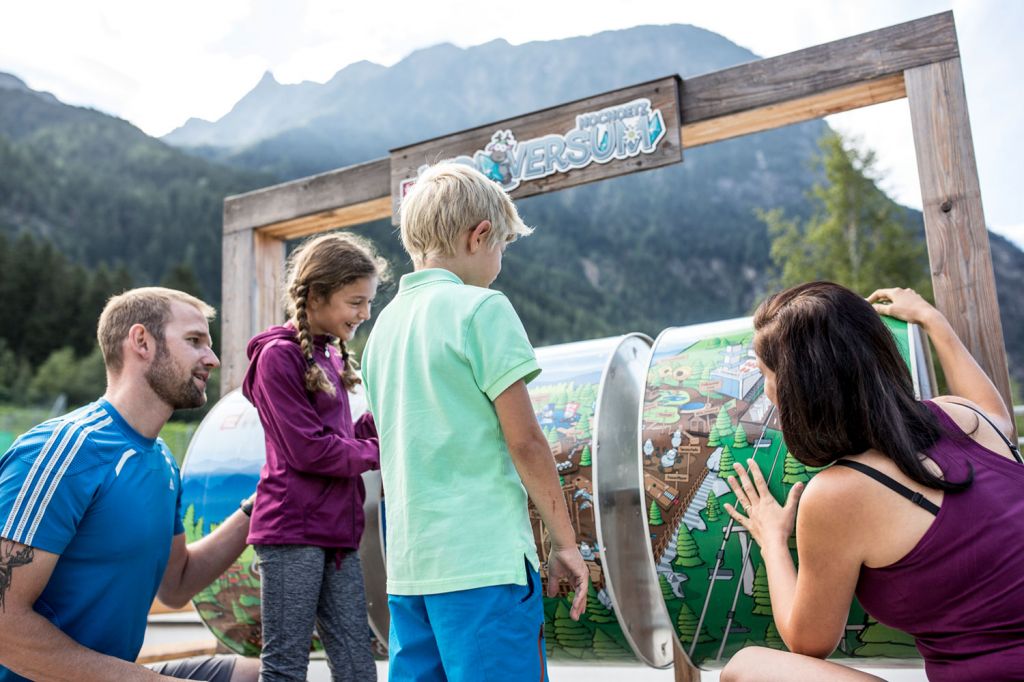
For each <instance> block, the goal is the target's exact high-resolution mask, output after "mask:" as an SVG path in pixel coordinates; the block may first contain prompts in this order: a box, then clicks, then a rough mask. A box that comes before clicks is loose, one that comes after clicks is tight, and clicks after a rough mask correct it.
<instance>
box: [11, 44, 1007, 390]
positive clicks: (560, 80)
mask: <svg viewBox="0 0 1024 682" xmlns="http://www.w3.org/2000/svg"><path fill="white" fill-rule="evenodd" d="M755 58H756V55H754V54H752V53H751V52H749V51H748V50H745V49H743V48H740V47H738V46H736V45H734V44H732V43H730V42H729V41H728V40H726V39H725V38H723V37H721V36H718V35H715V34H713V33H710V32H707V31H704V30H701V29H697V28H694V27H691V26H664V27H650V26H648V27H638V28H635V29H629V30H624V31H614V32H606V33H601V34H598V35H595V36H589V37H581V38H573V39H568V40H562V41H549V42H538V43H528V44H525V45H519V46H512V45H509V44H508V43H506V42H504V41H494V42H491V43H487V44H485V45H481V46H478V47H473V48H469V49H460V48H456V47H453V46H451V45H440V46H436V47H432V48H428V49H425V50H420V51H417V52H415V53H413V54H411V55H410V56H409V57H408V58H406V59H404V60H402V61H401V62H399V63H398V64H395V65H394V66H392V67H388V68H385V67H382V66H378V65H373V64H368V63H365V62H364V63H359V64H354V65H352V66H349V67H346V68H345V69H343V70H342V71H340V72H338V74H337V75H336V76H335V77H334V78H333V79H332V80H331V81H329V82H328V83H326V84H323V85H320V84H315V83H304V84H301V85H294V86H291V85H280V84H278V83H277V82H276V81H275V80H274V79H273V77H272V76H269V75H268V76H267V77H265V78H264V79H263V81H261V83H260V84H259V85H258V86H257V87H256V88H255V89H254V90H253V91H252V92H251V93H249V94H248V95H247V96H246V97H245V98H243V99H242V100H241V101H240V102H239V103H238V105H237V106H236V107H235V109H234V110H233V111H232V112H231V113H230V114H228V115H227V116H226V117H225V118H224V119H222V120H221V121H218V122H215V123H209V122H201V121H190V122H189V123H188V124H187V125H186V126H184V127H183V128H182V129H179V130H178V131H176V132H175V133H173V134H172V135H170V136H168V137H167V138H166V139H165V141H163V142H161V141H158V140H154V139H152V138H149V137H147V136H146V135H145V134H143V133H142V132H141V131H139V130H138V129H137V128H135V127H134V126H132V125H131V124H130V123H128V122H126V121H123V120H120V119H117V118H114V117H111V116H107V115H105V114H103V113H101V112H97V111H93V110H89V109H82V108H78V107H70V106H66V105H64V104H62V103H60V102H59V101H57V100H56V99H55V98H53V97H52V96H50V95H47V94H45V93H37V92H33V91H32V90H29V89H28V88H27V87H25V86H24V84H23V83H21V82H20V81H18V80H17V79H16V78H14V77H11V76H6V75H3V74H0V314H2V319H4V321H5V326H4V329H3V330H0V380H4V377H11V376H16V377H21V379H19V380H18V382H19V384H20V385H23V386H24V385H25V381H28V379H25V376H26V374H25V373H26V372H28V373H29V375H32V376H31V377H30V379H31V380H32V381H35V386H36V390H34V391H27V390H25V391H18V390H15V391H13V395H11V393H12V391H8V395H2V394H0V402H4V401H7V400H19V399H23V398H25V396H27V395H29V393H31V395H33V396H36V397H37V399H40V398H39V396H41V395H42V394H43V393H45V391H44V390H43V388H42V387H43V385H44V384H45V383H46V382H41V381H40V380H37V377H35V376H34V375H35V374H36V373H37V369H38V367H39V366H41V364H42V363H43V362H45V361H46V359H47V358H49V357H51V355H52V354H53V353H54V352H55V351H57V350H59V349H60V348H62V347H69V348H72V349H73V352H74V353H75V354H76V357H79V358H81V357H83V356H84V354H85V353H86V352H87V351H88V350H89V348H90V347H91V338H92V337H91V335H92V331H93V325H94V321H95V316H96V315H97V314H98V312H99V308H98V306H99V305H100V304H101V302H102V300H103V299H104V298H105V296H106V295H107V294H108V293H111V292H112V291H114V290H117V289H118V288H120V287H123V286H126V285H127V284H128V283H130V284H135V285H138V284H147V283H160V282H163V283H169V284H174V285H177V286H180V287H184V288H189V289H191V290H193V291H196V292H197V293H199V294H201V295H203V296H205V297H206V298H208V299H210V300H212V301H214V302H219V299H220V257H221V250H220V230H221V209H222V201H223V198H224V197H225V196H226V195H229V194H234V193H238V192H241V191H246V190H249V189H253V188H256V187H260V186H265V185H268V184H272V183H274V182H278V181H283V180H287V179H291V178H294V177H298V176H302V175H307V174H310V173H314V172H319V171H323V170H326V169H330V168H336V167H339V166H342V165H347V164H351V163H356V162H359V161H365V160H367V159H371V158H378V157H381V156H384V155H385V154H386V153H387V150H388V149H389V148H392V147H396V146H399V145H403V144H408V143H411V142H415V141H417V140H421V139H426V138H428V137H431V136H435V135H439V134H444V133H448V132H453V131H455V130H458V129H462V128H465V127H469V126H475V125H481V124H486V123H488V122H490V121H495V120H499V119H502V118H506V117H509V116H513V115H516V114H519V113H525V112H527V111H531V110H535V109H537V108H540V107H544V106H550V105H553V104H557V103H560V102H564V101H567V100H571V99H574V98H578V97H582V96H586V95H590V94H593V93H596V92H600V91H604V90H609V89H614V88H618V87H622V86H625V85H629V84H632V83H636V82H640V81H644V80H648V79H651V78H656V77H660V76H664V75H666V74H668V73H679V74H681V75H683V76H690V75H694V74H697V73H702V72H706V71H712V70H716V69H720V68H724V67H727V66H730V65H733V64H736V63H740V62H743V61H749V60H751V59H755ZM826 131H827V126H826V125H825V124H824V123H823V122H820V121H813V122H808V123H805V124H801V125H797V126H791V127H788V128H783V129H779V130H774V131H769V132H766V133H762V134H758V135H752V136H748V137H744V138H739V139H735V140H730V141H727V142H722V143H717V144H714V145H710V146H707V147H699V148H696V149H692V150H687V152H686V154H685V159H684V162H683V163H682V164H680V165H676V166H671V167H668V168H664V169H661V170H656V171H650V172H645V173H640V174H636V175H631V176H626V177H622V178H618V179H615V180H610V181H606V182H601V183H598V184H594V185H588V186H584V187H578V188H575V189H572V190H567V191H563V192H559V193H556V194H552V195H546V196H540V197H534V198H530V199H526V200H523V201H521V202H519V205H520V211H521V213H522V214H523V216H524V218H525V219H526V221H527V223H528V224H530V225H532V226H534V227H536V228H537V229H536V232H535V234H534V235H533V236H531V237H529V238H528V239H525V240H523V241H522V242H521V243H517V244H515V245H514V246H513V247H512V248H510V249H509V251H508V254H507V256H506V262H505V268H504V271H503V273H502V275H501V277H500V278H499V279H498V282H497V284H496V286H497V287H498V288H501V289H503V290H504V291H506V292H507V293H508V294H509V296H510V298H511V299H512V301H513V303H514V304H515V306H516V307H517V309H518V310H519V311H520V313H521V315H522V317H523V319H524V321H525V323H526V326H527V329H528V331H529V333H530V336H531V339H532V340H533V341H534V343H536V344H537V345H545V344H550V343H557V342H562V341H570V340H578V339H584V338H592V337H596V336H602V335H609V334H616V333H622V332H627V331H634V330H635V331H643V332H646V333H648V334H652V335H654V334H657V333H658V332H659V331H661V330H662V329H663V328H665V327H667V326H672V325H680V324H687V323H692V322H698V321H703V320H710V319H721V318H726V317H732V316H736V315H743V314H747V313H749V312H750V310H751V308H752V306H753V305H754V304H755V303H756V301H757V300H758V298H759V297H760V296H761V295H763V293H764V292H765V290H766V289H767V287H769V286H770V283H771V280H772V273H771V259H770V257H769V247H770V240H769V235H768V233H767V230H766V227H765V225H764V223H763V222H762V221H761V220H759V219H758V217H757V215H756V212H757V211H758V209H772V208H782V209H783V210H784V211H785V213H786V215H787V216H790V217H793V218H799V217H802V216H806V215H807V214H808V212H809V211H810V203H809V201H808V197H807V194H808V191H809V189H810V188H811V186H812V185H813V183H814V182H815V181H816V180H817V179H820V176H818V175H816V174H815V171H813V170H812V164H811V159H812V157H813V155H814V154H815V153H817V150H818V147H817V142H818V140H819V139H820V138H821V136H822V135H823V134H824V133H825V132H826ZM865 142H866V144H868V145H870V143H871V141H870V140H866V141H865ZM167 143H172V144H167ZM172 145H175V146H172ZM900 212H901V213H902V215H903V219H904V220H906V221H907V222H908V223H910V224H912V225H914V226H916V230H917V232H918V233H919V234H920V233H921V219H920V214H919V213H917V212H915V211H906V210H904V209H900ZM358 230H359V231H360V232H363V233H365V234H367V235H368V236H370V237H371V238H373V239H374V241H375V242H376V243H377V244H378V246H379V248H380V250H381V251H382V253H383V254H384V255H386V256H388V257H389V259H390V260H391V262H392V264H393V265H394V267H395V269H396V271H397V273H399V274H400V273H401V272H403V271H407V270H408V269H409V266H408V263H407V260H406V258H405V256H404V254H403V253H402V252H401V248H400V245H399V243H398V240H397V238H396V235H395V232H394V229H393V228H392V227H391V225H390V224H389V223H387V222H383V221H382V222H380V223H375V224H371V225H366V226H362V227H360V228H358ZM992 247H993V260H994V263H995V266H996V273H997V282H998V283H999V287H1000V292H1001V295H1000V303H1001V306H1002V311H1003V323H1004V332H1005V334H1006V340H1007V345H1008V348H1009V350H1010V354H1011V371H1012V372H1013V373H1014V374H1015V375H1016V376H1017V378H1018V379H1019V380H1020V379H1024V303H1022V302H1021V301H1022V300H1024V299H1020V297H1019V296H1017V297H1010V295H1009V294H1010V293H1013V292H1016V291H1019V290H1020V288H1021V287H1022V286H1024V281H1022V280H1024V253H1022V252H1021V251H1020V250H1019V249H1017V248H1016V247H1014V246H1013V245H1011V244H1010V243H1009V242H1007V241H1006V240H1003V239H1001V238H999V237H997V236H995V235H993V239H992ZM100 264H103V268H102V269H98V268H99V266H100ZM879 284H880V285H881V284H890V283H884V282H880V283H879ZM894 284H898V283H894ZM388 295H389V293H388V292H387V291H385V292H383V295H382V297H381V302H384V301H386V300H387V298H388ZM5 358H7V359H6V360H5ZM11 363H15V364H11ZM24 363H28V365H29V369H27V370H26V369H25V365H24ZM15 365H16V366H15ZM54 366H55V367H61V365H60V364H59V363H57V364H55V365H54ZM5 368H6V369H5ZM5 372H6V373H5ZM83 376H84V375H83ZM11 381H13V380H11ZM8 384H9V385H12V386H13V385H14V384H13V383H11V382H10V381H9V382H8Z"/></svg>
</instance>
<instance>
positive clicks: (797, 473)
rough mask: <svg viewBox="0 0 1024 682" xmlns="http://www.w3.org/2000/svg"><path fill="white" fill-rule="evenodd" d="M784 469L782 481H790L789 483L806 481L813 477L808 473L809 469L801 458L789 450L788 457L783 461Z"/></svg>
mask: <svg viewBox="0 0 1024 682" xmlns="http://www.w3.org/2000/svg"><path fill="white" fill-rule="evenodd" d="M782 471H783V474H784V475H783V477H782V482H783V483H788V484H789V485H793V484H795V483H799V482H801V481H804V482H806V481H809V480H810V479H811V477H810V475H808V473H807V469H806V468H805V467H804V465H803V464H802V463H801V462H800V460H798V459H797V458H796V457H794V456H793V455H792V454H790V453H789V452H788V451H787V452H786V459H785V460H784V461H783V465H782Z"/></svg>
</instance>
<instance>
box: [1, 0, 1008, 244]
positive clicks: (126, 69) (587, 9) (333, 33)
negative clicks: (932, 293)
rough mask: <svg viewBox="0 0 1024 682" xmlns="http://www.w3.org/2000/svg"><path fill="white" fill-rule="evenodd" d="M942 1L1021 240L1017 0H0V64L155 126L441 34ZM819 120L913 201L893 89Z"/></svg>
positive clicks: (734, 30) (828, 30)
mask: <svg viewBox="0 0 1024 682" xmlns="http://www.w3.org/2000/svg"><path fill="white" fill-rule="evenodd" d="M950 9H952V10H953V13H954V18H955V20H956V25H957V35H958V37H959V41H960V51H961V60H962V63H963V70H964V80H965V84H966V90H967V100H968V107H969V112H970V117H971V126H972V130H973V135H974V145H975V153H976V157H977V161H978V175H979V177H980V181H981V190H982V200H983V204H984V208H985V218H986V221H987V222H988V224H989V227H991V228H992V229H993V230H995V231H997V232H999V233H1001V234H1004V235H1006V236H1008V237H1010V238H1011V239H1013V240H1014V241H1016V242H1017V243H1018V244H1019V245H1021V247H1022V248H1024V192H1022V191H1020V189H1019V188H1018V187H1017V184H1018V182H1017V175H1018V173H1019V170H1020V168H1021V166H1022V163H1021V161H1020V156H1021V152H1024V141H1022V140H1024V116H1022V115H1021V114H1020V111H1021V109H1022V104H1024V88H1022V87H1021V86H1022V84H1024V40H1021V37H1020V36H1021V33H1022V31H1024V2H1017V1H1016V0H1009V1H1007V0H859V1H858V2H849V1H848V0H773V1H772V2H763V1H762V2H754V1H752V0H750V1H745V2H738V1H735V0H717V1H716V2H698V1H695V0H648V1H646V2H643V3H625V2H622V1H621V0H619V1H617V2H610V1H607V0H591V1H590V2H581V1H577V0H559V1H558V2H552V0H520V1H519V2H516V3H486V2H477V1H467V0H431V2H422V1H416V0H403V1H401V2H396V1H393V0H391V1H389V0H383V1H381V2H363V1H361V0H359V1H356V0H333V1H331V0H289V1H285V0H215V1H213V2H211V1H210V0H176V1H175V2H173V3H171V2H167V0H151V1H149V2H138V0H89V1H87V2H82V1H81V0H33V2H16V0H0V71H5V72H8V73H13V74H14V75H16V76H18V77H19V78H21V79H22V80H24V81H25V82H26V83H27V84H28V85H29V87H31V88H34V89H36V90H44V91H48V92H52V93H53V94H54V95H56V96H57V97H58V98H60V99H61V100H62V101H64V102H67V103H69V104H75V105H81V106H90V107H94V108H96V109H99V110H101V111H104V112H106V113H109V114H114V115H116V116H120V117H122V118H124V119H127V120H128V121H131V122H132V123H133V124H135V125H136V126H138V127H139V128H141V129H142V130H144V131H145V132H146V133H148V134H150V135H154V136H160V135H164V134H166V133H168V132H170V131H171V130H173V129H174V128H176V127H178V126H180V125H181V124H183V123H184V122H185V121H186V120H187V119H189V118H190V117H197V118H203V119H207V120H217V119H218V118H220V117H221V116H223V115H224V114H226V113H227V112H228V111H229V110H230V109H231V107H232V106H233V105H234V104H235V102H237V101H238V100H239V99H240V98H241V97H242V96H243V95H245V94H246V93H247V92H248V91H249V90H251V89H252V88H253V87H254V86H255V85H256V83H257V82H258V81H259V80H260V78H261V77H262V75H263V74H264V73H265V72H266V71H271V72H273V74H274V76H275V77H276V78H277V80H278V81H279V82H281V83H297V82H301V81H315V82H321V83H322V82H325V81H327V80H329V79H330V78H331V76H333V75H334V74H335V73H336V72H337V71H338V70H340V69H342V68H344V67H345V66H346V65H348V64H351V63H353V62H356V61H360V60H368V61H372V62H376V63H378V64H383V65H385V66H390V65H392V64H394V63H396V62H397V61H399V60H401V59H402V58H404V57H405V56H407V55H408V54H409V53H410V52H412V51H414V50H416V49H420V48H423V47H429V46H431V45H436V44H438V43H443V42H449V43H453V44H455V45H458V46H460V47H470V46H472V45H478V44H480V43H484V42H487V41H489V40H493V39H495V38H504V39H505V40H507V41H509V42H510V43H512V44H521V43H525V42H530V41H536V40H554V39H559V38H566V37H570V36H578V35H590V34H593V33H597V32H599V31H604V30H612V29H622V28H628V27H631V26H635V25H638V24H672V23H684V24H693V25H696V26H700V27H702V28H706V29H708V30H711V31H715V32H716V33H720V34H722V35H724V36H725V37H726V38H728V39H730V40H732V41H733V42H735V43H737V44H739V45H742V46H743V47H746V48H749V49H750V50H752V51H753V52H755V53H757V54H758V55H760V56H762V57H771V56H775V55H779V54H784V53H786V52H791V51H793V50H799V49H802V48H805V47H810V46H812V45H817V44H819V43H824V42H828V41H831V40H838V39H840V38H844V37H847V36H851V35H855V34H857V33H862V32H865V31H871V30H875V29H879V28H883V27H885V26H890V25H892V24H896V23H900V22H903V21H909V20H912V19H916V18H919V17H923V16H927V15H930V14H935V13H938V12H943V11H946V10H950ZM623 85H624V86H625V85H629V84H628V83H623ZM828 121H829V122H830V123H831V124H832V125H833V126H834V127H836V128H838V129H839V130H840V131H842V132H843V133H845V134H847V135H850V136H853V137H854V138H856V139H858V140H859V141H860V143H861V144H863V145H864V146H867V147H870V148H872V149H874V150H875V151H876V153H877V155H878V160H879V164H878V165H879V169H880V170H881V171H883V172H884V174H885V177H884V179H883V181H882V186H883V188H885V189H886V190H887V191H888V192H889V193H890V195H891V196H893V197H894V198H895V199H896V200H898V201H900V202H901V203H903V204H906V205H908V206H913V207H915V208H920V206H921V194H920V187H919V185H918V176H917V166H916V161H915V158H914V145H913V139H912V134H911V128H910V114H909V111H908V109H907V104H906V100H900V101H897V102H891V103H887V104H882V105H876V106H874V107H869V108H865V109H860V110H857V111H853V112H847V113H844V114H839V115H836V116H832V117H829V118H828Z"/></svg>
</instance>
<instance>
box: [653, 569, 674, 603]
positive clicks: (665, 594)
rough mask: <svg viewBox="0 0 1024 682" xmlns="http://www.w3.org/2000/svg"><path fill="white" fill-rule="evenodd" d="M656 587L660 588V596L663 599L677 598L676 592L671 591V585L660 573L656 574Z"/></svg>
mask: <svg viewBox="0 0 1024 682" xmlns="http://www.w3.org/2000/svg"><path fill="white" fill-rule="evenodd" d="M658 587H660V588H661V596H662V598H663V599H664V600H665V601H668V600H669V599H677V598H678V597H676V593H675V592H673V591H672V586H671V585H670V584H669V582H668V578H666V577H665V576H664V575H663V574H661V573H659V574H658Z"/></svg>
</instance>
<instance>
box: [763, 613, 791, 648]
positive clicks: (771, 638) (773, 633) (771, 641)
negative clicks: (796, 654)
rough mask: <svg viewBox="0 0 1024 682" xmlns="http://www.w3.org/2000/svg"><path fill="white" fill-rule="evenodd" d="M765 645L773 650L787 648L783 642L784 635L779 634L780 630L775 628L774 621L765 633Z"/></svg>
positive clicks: (769, 624)
mask: <svg viewBox="0 0 1024 682" xmlns="http://www.w3.org/2000/svg"><path fill="white" fill-rule="evenodd" d="M764 643H765V645H766V646H770V647H771V648H772V649H785V648H786V643H785V642H783V641H782V635H781V634H779V629H778V628H777V627H775V621H774V620H772V622H770V623H768V627H767V628H766V629H765V631H764Z"/></svg>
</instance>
